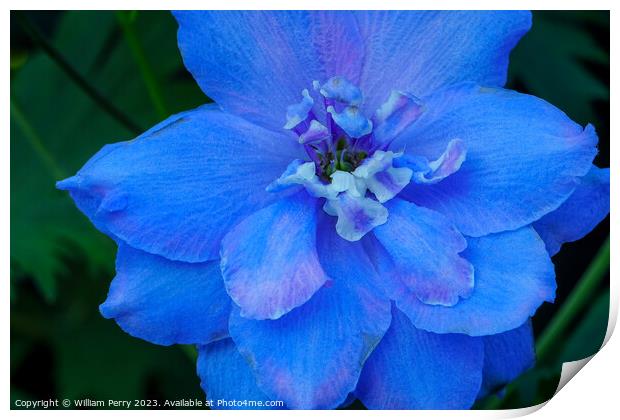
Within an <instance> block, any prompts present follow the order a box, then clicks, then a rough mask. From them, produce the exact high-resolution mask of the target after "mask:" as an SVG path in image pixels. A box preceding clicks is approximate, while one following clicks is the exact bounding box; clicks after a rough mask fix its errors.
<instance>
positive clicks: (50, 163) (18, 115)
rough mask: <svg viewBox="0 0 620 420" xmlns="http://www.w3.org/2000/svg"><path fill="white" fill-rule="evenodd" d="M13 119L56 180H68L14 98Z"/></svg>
mask: <svg viewBox="0 0 620 420" xmlns="http://www.w3.org/2000/svg"><path fill="white" fill-rule="evenodd" d="M11 117H13V120H14V121H15V123H16V124H17V125H18V126H19V128H20V129H21V130H22V132H23V133H24V137H25V138H26V140H28V143H30V145H31V146H32V148H33V149H34V151H35V152H36V154H37V155H39V157H40V158H41V160H42V161H43V164H45V166H47V169H48V170H49V171H50V172H51V174H52V176H53V177H54V179H56V180H59V179H63V178H66V177H65V174H64V173H63V171H62V170H61V169H60V166H58V164H57V163H56V160H55V159H54V157H53V156H52V154H51V153H50V152H49V150H47V148H46V147H45V144H44V143H43V141H42V140H41V137H39V135H38V134H37V132H36V131H35V129H34V127H32V124H30V121H28V118H26V115H25V114H24V113H23V112H22V110H21V108H20V107H19V106H18V105H17V103H15V101H14V100H13V98H11Z"/></svg>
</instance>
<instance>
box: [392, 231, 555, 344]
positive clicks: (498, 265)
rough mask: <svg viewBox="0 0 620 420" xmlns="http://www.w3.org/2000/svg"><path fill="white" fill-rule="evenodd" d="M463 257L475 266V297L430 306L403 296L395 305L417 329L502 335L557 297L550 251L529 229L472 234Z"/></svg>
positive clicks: (413, 298) (473, 293)
mask: <svg viewBox="0 0 620 420" xmlns="http://www.w3.org/2000/svg"><path fill="white" fill-rule="evenodd" d="M463 257H465V258H466V259H467V260H468V261H470V262H471V263H472V264H473V266H474V273H475V284H474V290H473V292H472V294H471V296H470V297H469V298H467V299H463V300H461V301H460V302H459V303H457V304H456V305H454V306H451V307H446V306H439V305H434V306H433V305H426V304H424V303H422V302H420V300H418V299H417V298H415V296H402V297H401V298H400V299H398V300H397V301H396V304H397V306H398V307H399V309H401V310H402V311H403V312H404V313H406V314H407V315H408V316H409V318H410V319H411V321H412V322H413V324H414V325H415V326H416V327H417V328H422V329H424V330H427V331H432V332H435V333H439V334H444V333H462V334H468V335H472V336H479V335H490V334H498V333H502V332H504V331H508V330H512V329H515V328H517V327H520V326H521V325H522V324H523V323H524V322H526V321H527V320H528V318H529V317H530V316H532V315H534V313H535V312H536V309H538V307H539V306H540V305H541V304H542V303H543V302H545V301H547V302H553V300H554V298H555V287H556V286H555V273H554V269H553V264H552V262H551V259H550V257H549V254H548V253H547V251H546V250H545V245H544V243H543V241H542V240H541V239H540V237H539V236H538V235H537V234H536V232H535V231H534V229H532V228H531V227H525V228H522V229H519V230H516V231H510V232H503V233H499V234H494V235H488V236H484V237H482V238H469V239H468V244H467V249H466V250H465V252H463Z"/></svg>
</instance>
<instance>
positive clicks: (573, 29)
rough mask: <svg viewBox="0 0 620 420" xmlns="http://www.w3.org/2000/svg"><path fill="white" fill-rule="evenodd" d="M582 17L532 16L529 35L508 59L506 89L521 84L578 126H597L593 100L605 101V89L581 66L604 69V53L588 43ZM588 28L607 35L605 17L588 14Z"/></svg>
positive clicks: (606, 57) (569, 14) (568, 14)
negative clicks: (587, 124) (508, 81)
mask: <svg viewBox="0 0 620 420" xmlns="http://www.w3.org/2000/svg"><path fill="white" fill-rule="evenodd" d="M579 13H582V12H564V13H561V14H560V13H556V12H554V13H545V12H535V13H534V18H533V24H532V29H531V31H530V32H529V33H528V34H527V35H526V36H525V37H524V38H523V39H522V40H521V42H520V43H519V44H518V45H517V47H516V48H515V49H514V51H513V53H512V55H511V57H510V72H509V80H510V85H517V86H518V85H519V83H522V84H523V85H525V87H526V88H527V89H528V90H529V91H530V92H531V93H532V94H534V95H536V96H539V97H541V98H543V99H545V100H547V101H549V102H550V103H552V104H554V105H555V106H557V107H559V108H560V109H562V110H563V111H565V112H566V113H567V114H568V115H569V116H570V117H571V118H573V119H575V120H576V121H578V122H579V123H581V124H586V123H588V122H594V123H596V122H598V120H597V117H596V114H595V112H594V109H593V102H594V101H596V100H606V99H609V89H608V88H607V86H606V85H605V83H604V82H602V81H601V80H600V79H599V77H597V76H596V75H595V74H594V73H593V72H592V71H591V70H589V69H588V68H587V67H586V65H585V62H591V63H594V64H599V65H602V66H608V65H609V53H608V52H606V51H605V50H604V49H603V47H602V46H601V45H599V44H598V43H597V42H596V40H595V39H594V38H593V37H592V35H591V32H590V31H589V30H588V27H587V26H584V19H582V18H580V16H579ZM585 17H586V18H587V19H588V21H589V22H590V25H592V26H594V27H597V28H600V30H602V31H605V30H606V31H609V14H608V13H606V12H598V13H596V12H595V13H590V14H586V15H585Z"/></svg>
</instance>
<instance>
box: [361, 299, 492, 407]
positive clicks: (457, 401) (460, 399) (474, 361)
mask: <svg viewBox="0 0 620 420" xmlns="http://www.w3.org/2000/svg"><path fill="white" fill-rule="evenodd" d="M482 364H483V345H482V339H481V338H478V337H469V336H467V335H463V334H434V333H430V332H426V331H423V330H420V329H417V328H415V327H414V326H413V324H411V322H410V321H409V319H408V318H407V316H406V315H405V314H403V313H402V312H401V311H399V310H398V309H396V308H394V310H393V311H392V324H391V325H390V329H389V330H388V332H387V333H386V334H385V336H384V337H383V339H382V340H381V343H379V345H378V346H377V348H376V349H375V351H374V352H373V353H372V354H371V355H370V357H369V358H368V360H367V361H366V364H365V365H364V369H363V371H362V376H361V377H360V381H359V384H358V385H357V390H356V391H355V394H356V395H357V396H358V397H359V399H360V400H361V401H362V402H363V403H364V405H365V406H366V407H367V408H369V409H371V410H386V409H396V410H437V409H442V410H449V409H451V410H463V409H467V408H470V407H471V406H472V404H473V403H474V401H475V399H476V395H477V394H478V390H479V389H480V383H481V381H482Z"/></svg>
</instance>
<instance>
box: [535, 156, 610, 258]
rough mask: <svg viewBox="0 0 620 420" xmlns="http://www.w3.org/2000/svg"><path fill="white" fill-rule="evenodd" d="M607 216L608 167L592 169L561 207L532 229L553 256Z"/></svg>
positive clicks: (584, 234) (536, 223)
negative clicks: (567, 243) (564, 244)
mask: <svg viewBox="0 0 620 420" xmlns="http://www.w3.org/2000/svg"><path fill="white" fill-rule="evenodd" d="M608 214H609V168H607V169H599V168H597V167H596V166H592V168H591V169H590V172H588V174H587V175H586V176H584V177H583V178H581V179H580V181H579V185H578V186H577V188H576V189H575V192H574V193H573V194H572V195H571V196H570V197H569V198H568V199H567V200H566V201H565V202H564V204H562V205H561V206H560V207H559V208H558V209H557V210H555V211H553V212H551V213H549V214H547V215H545V216H544V217H542V218H541V219H540V220H538V221H537V222H535V223H534V228H535V229H536V231H537V232H538V234H539V235H540V237H541V238H542V239H543V240H544V241H545V244H546V245H547V251H549V254H551V255H554V254H556V253H557V252H558V251H559V250H560V247H561V246H562V244H563V243H565V242H572V241H576V240H578V239H581V238H583V237H584V236H586V235H587V234H588V233H589V232H590V231H591V230H592V229H594V228H595V227H596V225H598V224H599V223H600V222H601V221H602V220H603V219H604V218H605V216H607V215H608Z"/></svg>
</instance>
